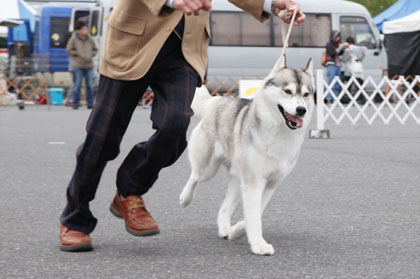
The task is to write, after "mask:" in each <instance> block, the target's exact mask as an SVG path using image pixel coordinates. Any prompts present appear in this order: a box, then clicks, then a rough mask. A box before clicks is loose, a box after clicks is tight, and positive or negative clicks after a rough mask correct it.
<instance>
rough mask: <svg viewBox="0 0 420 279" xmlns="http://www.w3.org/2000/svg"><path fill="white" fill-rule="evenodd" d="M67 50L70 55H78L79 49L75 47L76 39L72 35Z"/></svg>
mask: <svg viewBox="0 0 420 279" xmlns="http://www.w3.org/2000/svg"><path fill="white" fill-rule="evenodd" d="M66 51H67V54H68V55H69V56H73V57H75V56H78V54H77V51H76V48H75V47H74V39H73V37H71V38H70V40H69V42H68V43H67V46H66Z"/></svg>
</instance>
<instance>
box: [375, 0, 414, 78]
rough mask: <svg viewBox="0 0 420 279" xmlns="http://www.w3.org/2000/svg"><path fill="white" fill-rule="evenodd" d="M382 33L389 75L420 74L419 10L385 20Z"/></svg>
mask: <svg viewBox="0 0 420 279" xmlns="http://www.w3.org/2000/svg"><path fill="white" fill-rule="evenodd" d="M419 2H420V1H419ZM383 33H384V34H385V40H384V43H385V46H386V50H387V54H388V71H389V76H390V77H393V76H394V75H405V76H408V75H412V76H414V75H420V10H419V11H417V12H415V13H412V14H410V15H408V16H406V17H403V18H400V19H397V20H392V21H387V22H385V23H384V24H383Z"/></svg>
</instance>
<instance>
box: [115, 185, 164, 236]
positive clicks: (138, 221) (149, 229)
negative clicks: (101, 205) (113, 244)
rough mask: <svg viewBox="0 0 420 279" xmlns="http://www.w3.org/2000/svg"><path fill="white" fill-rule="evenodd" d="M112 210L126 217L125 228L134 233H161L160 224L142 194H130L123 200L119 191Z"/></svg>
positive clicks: (117, 215) (146, 234)
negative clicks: (149, 209)
mask: <svg viewBox="0 0 420 279" xmlns="http://www.w3.org/2000/svg"><path fill="white" fill-rule="evenodd" d="M110 210H111V212H112V214H114V215H115V216H116V217H118V218H124V221H125V229H126V230H127V231H128V232H129V233H131V234H132V235H135V236H150V235H155V234H158V233H159V226H158V225H157V224H156V221H155V220H154V219H153V217H152V216H151V215H150V213H149V211H147V209H146V206H145V205H144V201H143V199H142V198H141V197H140V196H128V197H126V198H125V200H123V201H122V200H120V195H119V194H118V192H117V194H116V195H115V198H114V200H113V201H112V203H111V207H110Z"/></svg>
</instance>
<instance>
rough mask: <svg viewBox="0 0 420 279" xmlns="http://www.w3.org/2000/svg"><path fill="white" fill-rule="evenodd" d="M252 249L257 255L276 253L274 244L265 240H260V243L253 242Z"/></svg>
mask: <svg viewBox="0 0 420 279" xmlns="http://www.w3.org/2000/svg"><path fill="white" fill-rule="evenodd" d="M251 251H252V253H254V254H255V255H260V256H271V255H273V254H274V248H273V245H271V244H268V243H267V242H265V241H260V242H258V243H254V244H251Z"/></svg>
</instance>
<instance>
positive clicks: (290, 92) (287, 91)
mask: <svg viewBox="0 0 420 279" xmlns="http://www.w3.org/2000/svg"><path fill="white" fill-rule="evenodd" d="M284 93H286V94H289V95H292V91H290V90H289V89H286V90H284Z"/></svg>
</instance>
